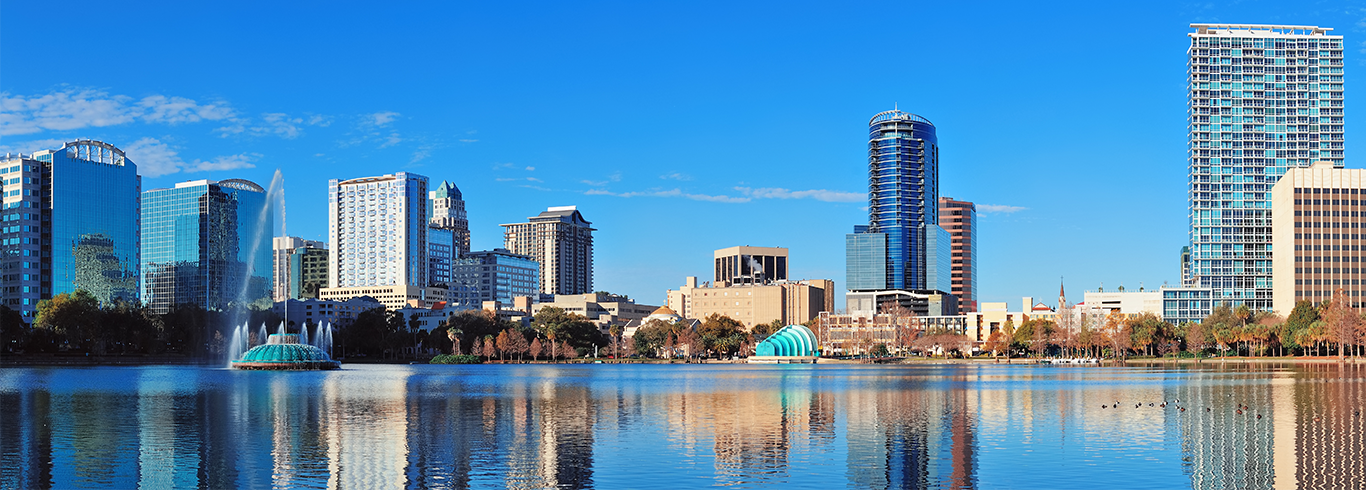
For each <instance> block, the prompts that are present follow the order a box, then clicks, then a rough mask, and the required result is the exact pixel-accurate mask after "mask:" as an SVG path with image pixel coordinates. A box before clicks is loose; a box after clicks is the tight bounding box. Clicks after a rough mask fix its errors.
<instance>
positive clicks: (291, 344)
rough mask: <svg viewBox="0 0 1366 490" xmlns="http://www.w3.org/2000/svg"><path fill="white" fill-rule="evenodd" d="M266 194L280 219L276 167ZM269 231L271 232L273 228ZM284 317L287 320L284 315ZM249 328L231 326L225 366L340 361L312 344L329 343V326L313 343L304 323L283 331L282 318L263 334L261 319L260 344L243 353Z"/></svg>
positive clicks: (323, 365) (312, 365)
mask: <svg viewBox="0 0 1366 490" xmlns="http://www.w3.org/2000/svg"><path fill="white" fill-rule="evenodd" d="M266 196H267V200H269V199H271V198H272V197H274V198H276V199H278V200H279V203H280V208H281V218H283V213H284V211H283V210H284V183H283V178H282V177H281V174H280V171H279V170H278V169H277V170H276V171H275V175H274V177H273V178H272V179H271V181H270V189H269V190H267V191H266ZM269 210H270V206H264V207H262V209H261V214H260V216H259V217H258V219H257V224H256V231H255V234H256V239H254V240H252V241H251V248H250V250H249V251H248V254H247V256H248V257H255V256H256V254H257V253H260V250H257V249H258V247H257V245H259V243H260V241H261V240H260V237H261V236H262V234H263V233H265V232H266V230H265V228H266V223H267V222H268V221H270V220H271V217H270V212H269ZM281 221H282V223H281V229H282V231H283V226H284V225H283V219H282V220H281ZM270 231H272V232H273V231H274V230H270ZM248 273H249V274H250V273H251V269H248ZM246 293H247V285H246V283H245V282H244V283H243V286H242V291H241V292H240V293H238V297H239V298H245V297H246ZM287 306H288V305H287V304H286V308H285V313H286V315H287V314H288V312H289V309H288V307H287ZM285 320H288V318H286V319H285ZM250 328H251V327H250V326H248V325H247V324H246V323H243V324H242V326H240V327H237V328H235V329H233V334H232V345H231V346H229V347H228V349H227V354H228V359H229V362H228V366H230V367H232V368H233V369H252V370H311V369H337V368H339V367H341V363H339V362H337V361H335V360H333V359H332V357H331V356H329V355H328V353H327V352H326V351H324V350H323V349H322V348H320V347H319V346H317V345H313V344H314V343H322V342H323V341H324V340H325V342H326V343H327V344H328V347H330V346H331V343H332V329H331V327H328V329H327V330H326V331H322V330H319V333H318V334H316V335H314V336H313V339H314V340H313V342H312V343H310V342H309V338H308V327H307V326H301V327H300V328H299V333H297V334H291V333H289V331H288V330H287V327H286V325H285V321H281V322H280V326H279V327H278V328H276V332H277V333H275V334H271V335H266V324H265V323H264V322H263V323H261V329H260V333H259V335H260V337H259V338H260V339H261V340H262V341H263V343H262V344H260V345H257V346H254V347H251V348H250V349H246V352H242V351H243V349H244V348H245V347H247V346H246V344H247V337H249V336H250V334H249V332H250ZM324 337H325V339H324Z"/></svg>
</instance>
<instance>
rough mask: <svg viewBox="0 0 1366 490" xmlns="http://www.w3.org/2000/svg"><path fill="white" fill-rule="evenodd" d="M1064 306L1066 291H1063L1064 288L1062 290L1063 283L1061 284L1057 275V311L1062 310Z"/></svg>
mask: <svg viewBox="0 0 1366 490" xmlns="http://www.w3.org/2000/svg"><path fill="white" fill-rule="evenodd" d="M1065 307H1067V293H1065V292H1064V290H1063V285H1062V278H1061V277H1059V278H1058V310H1059V311H1062V309H1063V308H1065Z"/></svg>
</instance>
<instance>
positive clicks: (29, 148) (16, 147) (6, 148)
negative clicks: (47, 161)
mask: <svg viewBox="0 0 1366 490" xmlns="http://www.w3.org/2000/svg"><path fill="white" fill-rule="evenodd" d="M68 142H69V140H61V139H51V138H49V139H41V140H33V141H24V142H22V143H14V144H3V145H0V153H25V154H28V153H33V152H35V151H40V150H53V149H57V148H61V147H62V145H64V144H66V143H68Z"/></svg>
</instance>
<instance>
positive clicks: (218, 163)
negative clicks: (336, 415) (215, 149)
mask: <svg viewBox="0 0 1366 490" xmlns="http://www.w3.org/2000/svg"><path fill="white" fill-rule="evenodd" d="M259 158H261V154H259V153H243V154H238V155H226V156H221V157H217V158H214V159H212V160H195V161H194V162H193V163H190V164H189V165H186V166H185V171H186V172H215V171H223V170H237V169H239V168H256V165H255V164H253V163H251V162H252V160H256V159H259ZM135 161H136V160H135Z"/></svg>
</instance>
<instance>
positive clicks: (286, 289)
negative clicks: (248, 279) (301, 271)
mask: <svg viewBox="0 0 1366 490" xmlns="http://www.w3.org/2000/svg"><path fill="white" fill-rule="evenodd" d="M271 245H272V246H271V249H272V250H273V251H274V253H275V264H274V265H275V290H274V291H275V292H274V297H275V301H284V300H285V299H288V298H295V299H297V298H299V297H300V295H299V293H300V292H299V291H294V290H293V289H291V285H292V284H293V283H295V282H298V281H293V280H291V278H290V269H289V256H290V255H292V254H293V253H294V250H295V249H299V248H317V249H322V250H324V251H326V250H327V242H321V241H318V240H306V239H303V238H299V237H296V236H277V237H275V238H274V240H273V241H272V242H271ZM324 286H326V284H325V283H324Z"/></svg>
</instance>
